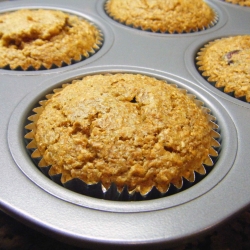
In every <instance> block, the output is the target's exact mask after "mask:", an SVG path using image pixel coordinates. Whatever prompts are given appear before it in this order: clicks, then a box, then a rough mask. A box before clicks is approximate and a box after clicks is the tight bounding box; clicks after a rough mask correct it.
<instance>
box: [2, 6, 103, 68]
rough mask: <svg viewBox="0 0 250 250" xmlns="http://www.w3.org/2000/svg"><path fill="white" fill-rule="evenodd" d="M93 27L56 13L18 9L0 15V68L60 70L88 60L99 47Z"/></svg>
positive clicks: (75, 18)
mask: <svg viewBox="0 0 250 250" xmlns="http://www.w3.org/2000/svg"><path fill="white" fill-rule="evenodd" d="M100 40H101V37H100V34H99V31H98V30H97V28H96V27H95V26H93V25H92V24H90V23H89V22H88V21H86V20H83V19H81V18H79V17H76V16H74V15H69V14H66V13H63V12H61V11H57V10H46V9H38V10H29V9H20V10H17V11H13V12H8V13H4V14H1V15H0V67H5V66H6V65H10V67H11V69H14V68H16V67H18V66H21V67H22V68H23V69H24V70H25V69H27V68H28V67H29V66H33V67H34V68H35V69H39V68H40V67H41V65H43V66H45V67H46V68H50V67H51V66H52V64H55V65H57V66H58V67H60V66H61V64H62V62H66V63H67V64H70V63H71V60H72V59H74V60H80V59H81V55H83V56H86V57H88V53H89V52H93V49H96V48H97V47H98V44H100Z"/></svg>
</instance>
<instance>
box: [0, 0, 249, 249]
mask: <svg viewBox="0 0 250 250" xmlns="http://www.w3.org/2000/svg"><path fill="white" fill-rule="evenodd" d="M104 2H105V1H104V0H85V1H81V0H74V1H73V2H69V1H66V0H60V1H59V0H55V1H53V2H51V1H48V0H43V1H41V0H32V1H31V0H22V1H12V2H1V3H0V7H1V8H0V9H1V11H0V12H2V13H3V12H7V11H12V10H16V9H20V8H34V9H35V8H48V9H60V10H62V11H66V12H69V13H73V14H74V13H75V14H77V15H79V16H83V17H84V18H86V19H88V20H90V21H91V22H93V23H95V24H96V25H98V27H100V29H101V30H102V32H103V35H104V44H103V46H102V48H101V49H100V50H99V51H98V52H97V53H96V54H94V55H93V56H91V57H90V58H88V59H86V60H84V61H82V62H79V63H75V64H73V65H70V66H66V67H62V68H56V69H50V70H40V71H14V70H13V71H11V70H4V69H1V70H0V79H1V81H0V97H1V98H0V104H1V105H0V106H1V120H0V128H1V131H2V132H1V137H0V139H1V144H0V155H1V159H2V161H1V173H2V174H1V176H0V208H1V209H2V210H3V211H5V212H6V213H8V214H10V215H11V216H13V217H14V218H16V219H18V220H20V221H22V222H23V223H25V224H27V225H29V226H31V227H33V228H36V229H38V230H40V231H42V232H44V233H46V234H49V235H52V236H53V237H55V238H57V239H59V240H63V241H65V242H67V243H71V244H73V245H76V246H82V247H83V246H84V247H89V248H99V247H100V246H101V247H108V248H109V249H110V248H112V247H114V248H116V247H117V246H119V247H120V248H126V249H127V248H139V247H143V249H146V248H153V249H155V248H157V247H159V248H164V247H168V246H173V245H176V244H179V243H183V242H184V241H188V240H190V239H191V238H195V237H198V236H199V235H201V234H205V233H207V232H209V231H210V230H212V229H214V227H216V226H218V225H219V224H220V223H222V222H224V221H225V220H227V219H228V218H230V217H231V216H233V215H235V214H237V213H238V212H240V211H241V210H243V209H245V208H246V207H247V206H248V205H249V204H250V198H249V192H248V190H249V188H250V184H249V177H250V172H249V170H248V165H249V160H250V156H249V153H248V152H249V144H250V133H249V125H248V124H249V123H250V104H249V103H246V102H243V101H241V100H237V99H235V98H233V97H231V96H229V95H227V94H225V93H223V92H221V91H220V90H218V89H216V88H214V87H213V86H212V85H211V84H209V83H208V82H207V81H206V80H205V79H204V78H203V77H202V76H201V75H200V74H199V72H198V71H197V69H196V66H195V57H196V53H197V51H198V50H199V48H200V47H202V46H203V45H204V44H205V43H207V42H208V41H210V40H214V39H216V38H219V37H223V36H230V35H236V34H250V30H249V28H248V26H247V24H248V23H249V21H250V8H248V7H242V6H237V5H234V4H230V3H226V2H224V1H221V0H213V1H207V3H208V4H210V5H211V6H212V7H213V8H214V9H215V10H216V12H217V13H218V16H219V20H218V23H217V24H216V25H215V26H214V27H212V28H210V29H207V30H204V31H200V32H195V33H190V34H159V33H151V32H147V31H142V30H137V29H134V28H131V27H126V26H125V25H122V24H119V23H117V22H116V21H114V20H112V19H111V18H109V17H108V16H107V15H106V13H105V11H104V9H103V6H104ZM115 72H130V73H141V74H146V75H150V76H154V77H156V78H160V79H166V80H167V81H168V82H171V83H174V84H176V85H177V86H179V87H181V88H184V89H186V90H188V92H190V93H192V94H194V95H195V96H196V97H197V98H198V99H199V100H202V101H203V102H204V104H205V106H206V107H208V108H209V109H210V110H211V111H212V114H213V115H214V116H215V117H216V118H217V122H218V125H219V127H220V135H221V139H222V140H221V149H220V153H219V158H218V160H217V162H216V164H215V166H214V167H213V169H212V170H211V172H210V173H209V174H208V175H207V176H206V177H205V178H204V179H202V180H201V181H200V182H198V183H197V184H195V185H194V186H192V187H190V188H188V189H186V190H184V191H182V192H179V193H176V194H174V195H171V196H168V197H164V198H159V199H155V200H148V201H136V202H118V201H108V200H102V199H96V198H92V197H87V196H84V195H81V194H78V193H75V192H72V191H70V190H67V189H65V188H63V187H61V186H59V185H57V184H56V183H54V182H52V181H51V180H49V179H48V178H47V177H45V176H44V175H43V174H42V173H41V172H40V171H39V170H38V169H37V168H36V167H35V165H34V163H33V162H32V160H31V158H30V156H29V154H28V153H27V151H26V148H25V142H24V133H25V132H24V125H25V124H26V123H27V117H28V116H29V115H30V113H31V110H32V107H34V106H35V104H36V103H37V102H38V101H39V100H41V99H43V97H44V96H45V95H46V94H48V93H49V92H51V91H52V90H53V89H54V88H56V87H58V86H60V85H62V84H63V83H65V82H68V81H70V80H73V79H76V78H80V77H83V76H85V75H89V74H96V73H115Z"/></svg>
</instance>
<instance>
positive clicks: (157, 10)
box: [105, 0, 216, 33]
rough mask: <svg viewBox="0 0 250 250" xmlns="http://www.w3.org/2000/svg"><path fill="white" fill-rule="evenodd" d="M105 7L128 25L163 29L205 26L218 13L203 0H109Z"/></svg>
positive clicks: (178, 29) (169, 31) (113, 15)
mask: <svg viewBox="0 0 250 250" xmlns="http://www.w3.org/2000/svg"><path fill="white" fill-rule="evenodd" d="M105 9H106V11H107V13H108V14H109V15H110V16H111V17H113V18H114V19H115V20H118V21H119V22H122V23H125V24H126V25H132V26H134V27H137V28H141V29H143V30H151V31H153V32H157V31H160V32H162V33H165V32H168V33H175V32H177V33H183V32H191V31H197V30H202V29H204V28H208V27H209V25H211V24H212V23H213V21H215V17H216V15H215V12H214V11H213V10H212V8H211V7H210V6H209V5H208V4H207V3H205V2H204V1H203V0H193V1H190V0H172V1H170V0H164V1H162V0H135V1H129V0H108V1H107V3H106V5H105Z"/></svg>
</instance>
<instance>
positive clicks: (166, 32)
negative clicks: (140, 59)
mask: <svg viewBox="0 0 250 250" xmlns="http://www.w3.org/2000/svg"><path fill="white" fill-rule="evenodd" d="M108 1H109V0H106V1H105V3H104V10H105V12H106V14H107V15H108V16H109V17H110V18H112V19H113V20H114V21H115V22H117V23H119V24H122V25H125V26H127V27H130V28H133V29H137V30H142V31H147V32H152V33H160V34H185V33H193V32H200V31H204V30H207V29H210V28H212V27H213V26H215V25H216V24H217V22H218V19H219V17H218V14H217V12H216V11H215V9H213V11H214V14H215V16H214V20H212V21H211V22H210V23H209V24H208V25H207V26H203V27H197V28H196V29H190V31H185V30H184V31H182V32H180V31H177V30H173V31H171V32H170V31H168V30H167V31H165V32H162V31H160V30H157V31H153V30H152V29H150V28H148V29H145V28H143V27H141V26H139V25H133V24H127V23H126V22H124V21H122V20H120V19H119V18H116V17H115V16H114V15H112V13H110V12H109V10H108V8H107V6H106V4H107V2H108ZM209 6H210V5H209ZM210 7H212V6H210Z"/></svg>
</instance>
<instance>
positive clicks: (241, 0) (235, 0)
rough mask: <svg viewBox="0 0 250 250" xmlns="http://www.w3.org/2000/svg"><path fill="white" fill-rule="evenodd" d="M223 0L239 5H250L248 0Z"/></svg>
mask: <svg viewBox="0 0 250 250" xmlns="http://www.w3.org/2000/svg"><path fill="white" fill-rule="evenodd" d="M224 1H225V2H228V3H233V4H238V5H241V6H248V7H250V1H249V0H224Z"/></svg>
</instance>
